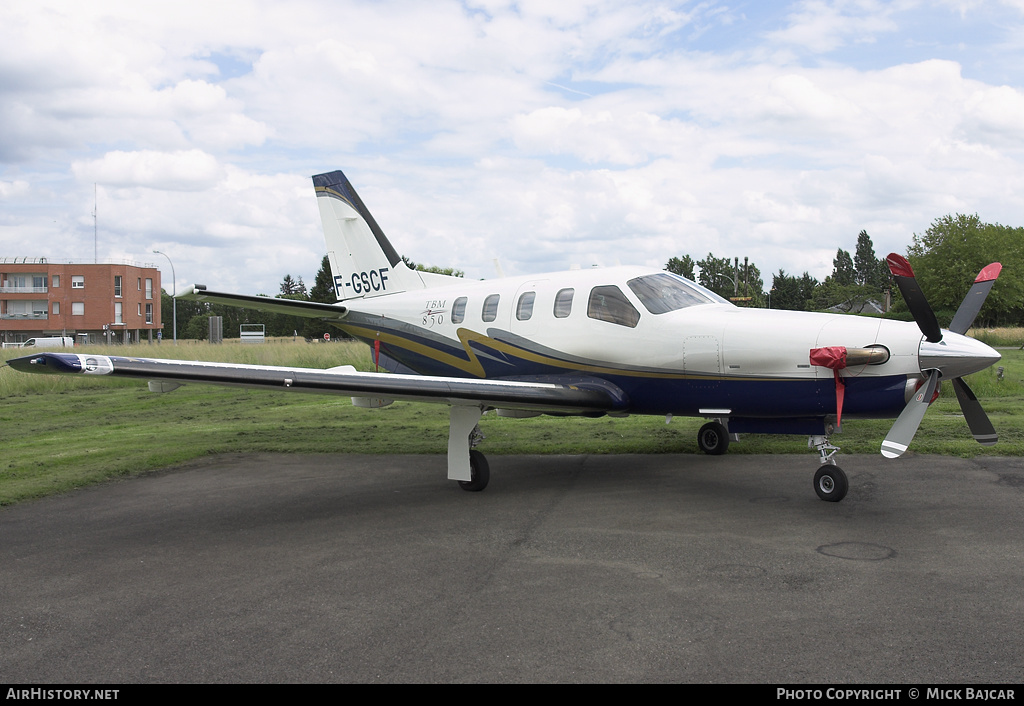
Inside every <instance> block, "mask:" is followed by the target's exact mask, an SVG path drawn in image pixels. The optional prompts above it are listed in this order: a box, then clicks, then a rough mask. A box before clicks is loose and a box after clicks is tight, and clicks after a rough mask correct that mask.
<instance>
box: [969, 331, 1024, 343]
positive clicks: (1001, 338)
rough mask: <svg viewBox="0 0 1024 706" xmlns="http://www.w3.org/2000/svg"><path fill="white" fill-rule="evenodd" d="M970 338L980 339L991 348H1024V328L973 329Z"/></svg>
mask: <svg viewBox="0 0 1024 706" xmlns="http://www.w3.org/2000/svg"><path fill="white" fill-rule="evenodd" d="M967 335H968V336H971V337H973V338H976V339H978V340H979V341H981V342H982V343H986V344H988V345H990V346H1004V347H1006V346H1015V347H1017V348H1020V347H1021V346H1024V328H1021V327H1019V326H1010V327H1003V328H972V329H971V330H970V331H968V332H967Z"/></svg>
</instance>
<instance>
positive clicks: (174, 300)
mask: <svg viewBox="0 0 1024 706" xmlns="http://www.w3.org/2000/svg"><path fill="white" fill-rule="evenodd" d="M153 252H154V253H155V254H157V255H163V256H164V257H166V258H167V262H170V263H171V286H173V287H174V293H173V294H171V311H173V312H174V314H173V315H174V319H173V321H174V323H173V324H172V325H173V326H174V345H178V299H177V296H178V279H177V277H175V275H174V263H173V262H171V256H170V255H168V254H167V253H165V252H160V251H159V250H154V251H153Z"/></svg>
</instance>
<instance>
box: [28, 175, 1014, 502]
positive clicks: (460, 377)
mask: <svg viewBox="0 0 1024 706" xmlns="http://www.w3.org/2000/svg"><path fill="white" fill-rule="evenodd" d="M313 184H314V186H315V190H316V196H317V203H318V204H319V207H320V216H321V219H322V221H323V227H324V233H325V236H326V240H327V250H328V257H329V259H330V265H331V270H332V273H333V275H334V284H335V289H336V292H337V299H338V302H337V303H336V304H319V303H313V302H300V301H292V300H285V299H274V298H270V297H260V296H248V295H239V294H228V293H221V292H214V291H212V290H209V289H207V288H206V287H205V286H202V285H195V286H193V287H190V288H188V291H187V292H185V293H184V294H183V295H180V296H183V298H191V299H202V300H206V301H210V302H219V303H222V304H229V305H235V306H245V307H250V308H256V309H262V310H266V311H271V312H279V313H286V314H291V315H296V314H297V315H300V316H307V317H313V318H318V319H323V320H326V321H329V322H331V323H332V324H334V325H336V326H337V327H338V328H340V329H341V330H342V331H344V332H345V333H347V334H349V335H351V336H353V337H355V338H357V339H359V340H361V341H363V342H365V343H367V344H369V345H370V346H371V348H372V350H373V357H374V360H375V362H376V363H377V365H378V366H379V367H381V368H384V369H385V370H388V371H390V372H388V373H360V372H356V371H355V369H354V368H352V367H351V366H342V367H338V368H330V369H327V370H313V369H308V368H285V367H269V366H253V365H232V364H225V363H203V362H191V361H178V360H154V359H145V358H134V357H126V356H101V355H92V354H81V355H80V354H69V353H55V352H46V353H37V354H33V355H29V356H25V357H21V358H17V359H14V360H11V361H10V362H9V364H10V365H11V366H12V367H14V368H16V369H18V370H22V371H26V372H34V373H74V374H86V375H118V376H128V377H136V378H142V379H147V380H150V381H151V382H150V389H153V390H159V391H166V390H169V389H173V388H174V387H176V386H177V385H178V384H180V383H182V382H201V383H214V384H225V385H243V386H247V387H262V388H277V389H286V390H293V391H305V392H321V393H337V394H346V395H351V396H353V402H354V404H357V405H358V406H362V407H380V406H384V405H386V404H390V402H391V401H393V400H418V401H425V402H439V403H443V404H447V405H449V406H450V408H451V409H450V427H449V438H448V477H449V478H450V479H452V480H457V481H458V482H459V484H460V486H461V487H462V488H464V489H466V490H471V491H479V490H483V489H484V488H485V487H486V485H487V482H488V479H489V476H490V472H489V468H488V463H487V461H486V459H485V457H484V456H483V454H482V453H480V452H479V451H477V450H476V448H475V447H476V446H477V444H478V443H479V441H480V438H481V436H480V434H479V430H478V427H477V423H478V421H479V420H480V417H481V415H482V414H483V413H484V412H485V411H487V410H492V409H493V410H497V413H498V414H501V415H508V416H534V415H539V414H550V415H555V416H563V415H583V416H602V415H612V416H616V415H619V416H624V415H629V414H651V415H661V416H665V417H666V418H667V419H671V417H672V416H673V415H684V416H697V417H705V418H707V419H708V420H709V421H708V423H706V424H705V425H704V426H703V427H701V429H700V431H699V432H698V435H697V441H698V445H699V446H700V448H701V449H702V450H703V451H704V452H706V453H709V454H722V453H725V451H726V449H727V448H728V446H729V442H730V440H735V439H736V438H737V435H738V434H740V433H745V432H749V433H768V434H805V435H808V436H809V437H810V442H809V446H813V447H814V448H815V449H816V450H817V451H818V453H819V456H820V463H821V468H819V469H818V471H817V473H815V475H814V489H815V491H816V492H817V494H818V496H819V497H820V498H821V499H823V500H827V501H833V502H837V501H839V500H842V498H843V497H844V496H845V495H846V493H847V490H848V487H849V486H848V481H847V478H846V474H845V473H843V471H842V469H840V468H839V466H838V465H836V462H835V459H834V456H835V454H836V452H837V451H838V450H839V449H838V447H836V446H834V445H832V444H831V443H830V441H829V436H830V434H831V433H832V432H833V431H836V430H838V429H839V427H840V424H841V421H842V418H843V417H844V416H845V418H847V419H850V418H892V417H897V419H896V422H895V423H894V424H893V426H892V428H891V430H890V431H889V434H888V435H887V436H886V438H885V441H883V442H882V454H883V455H884V456H886V457H889V458H895V457H897V456H899V455H901V454H902V453H903V452H904V451H906V449H907V447H908V446H909V444H910V442H911V439H912V438H913V436H914V434H915V433H916V431H917V428H918V425H919V424H920V422H921V419H922V418H923V416H924V413H925V410H926V409H927V407H928V405H929V403H930V402H931V401H933V399H934V396H936V395H937V392H938V390H937V386H938V384H939V381H940V380H941V379H945V378H950V379H952V382H953V386H954V388H955V390H956V394H957V397H958V399H959V401H960V406H961V408H962V409H963V412H964V417H965V418H966V420H967V424H968V426H969V427H970V429H971V431H972V433H973V435H974V437H975V439H977V440H978V441H979V442H980V443H982V444H994V443H995V442H996V438H997V437H996V432H995V430H994V429H993V427H992V424H991V422H990V421H989V419H988V417H987V416H986V415H985V412H984V411H983V410H982V408H981V405H980V404H979V403H978V400H977V398H976V397H975V396H974V394H973V393H972V392H971V390H970V388H969V387H968V386H967V384H966V383H965V382H964V381H963V376H965V375H968V374H970V373H974V372H977V371H979V370H983V369H985V368H987V367H989V366H990V365H992V364H994V363H995V362H996V361H998V360H999V358H1000V356H999V354H998V353H996V352H995V351H994V350H992V349H991V348H990V347H988V346H987V345H985V344H983V343H981V342H979V341H976V340H974V339H972V338H968V337H967V336H965V335H964V334H966V332H967V329H968V328H969V327H970V325H971V323H972V322H973V321H974V318H975V316H976V315H977V313H978V311H979V310H980V309H981V306H982V304H983V303H984V301H985V297H986V296H987V295H988V292H989V290H991V288H992V285H993V283H994V282H995V279H996V277H998V275H999V271H1000V265H999V264H998V263H993V264H992V265H989V266H988V267H986V268H985V269H984V270H982V272H981V274H979V275H978V278H977V280H976V281H975V284H974V286H973V287H972V288H971V290H970V292H969V293H968V295H967V297H966V299H965V300H964V302H963V304H962V305H961V306H960V309H959V311H957V313H956V316H955V317H954V319H953V321H952V323H951V325H950V327H949V330H941V329H940V328H939V326H938V324H937V323H936V320H935V316H934V314H933V313H932V310H931V308H930V307H929V305H928V303H927V301H926V300H925V298H924V295H923V294H922V293H921V290H920V289H919V288H918V286H917V283H916V281H915V279H914V274H913V271H912V270H911V269H910V265H909V264H908V263H907V261H906V260H905V259H904V258H902V257H901V256H899V255H895V254H893V255H890V256H889V258H888V262H889V266H890V269H891V270H892V272H893V275H894V277H895V280H896V282H897V285H898V286H899V288H900V291H901V292H902V293H903V296H904V298H905V299H906V301H907V302H908V305H909V307H910V309H911V311H912V312H913V314H914V317H915V320H916V322H917V323H916V325H915V324H914V323H908V322H899V321H887V320H882V319H875V318H865V317H858V316H848V315H840V314H823V313H807V312H794V311H780V310H765V309H743V308H738V307H736V306H734V305H732V304H731V303H729V302H728V301H726V300H724V299H722V298H721V297H719V296H718V295H716V294H714V293H713V292H711V291H708V290H707V289H704V288H703V287H701V286H699V285H698V284H696V283H694V282H691V281H689V280H687V279H684V278H682V277H679V276H677V275H674V274H670V273H668V272H665V271H659V270H653V269H649V268H643V267H614V268H607V269H591V270H575V271H570V272H558V273H552V274H541V275H532V276H527V277H509V278H503V279H498V280H493V281H470V280H466V279H462V278H458V277H448V276H444V275H437V274H432V273H427V272H419V271H415V270H411V269H409V268H408V267H406V265H405V264H404V263H403V262H402V260H401V258H400V257H399V255H398V253H397V252H396V250H395V249H394V247H392V245H391V243H390V242H389V241H388V239H387V238H386V237H385V236H384V233H383V232H382V231H381V229H380V227H379V226H378V225H377V223H376V221H375V220H374V219H373V216H371V215H370V212H369V211H368V210H367V208H366V207H365V206H364V205H363V202H362V200H361V199H360V198H359V196H358V195H357V194H356V192H355V190H354V189H353V188H352V185H351V184H350V183H349V181H348V179H347V178H346V177H345V175H344V174H342V173H341V172H340V171H335V172H331V173H329V174H320V175H317V176H314V177H313Z"/></svg>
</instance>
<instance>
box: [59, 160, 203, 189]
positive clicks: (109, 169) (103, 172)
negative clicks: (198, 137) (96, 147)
mask: <svg viewBox="0 0 1024 706" xmlns="http://www.w3.org/2000/svg"><path fill="white" fill-rule="evenodd" d="M71 171H72V173H73V174H74V175H75V177H77V178H78V179H81V180H83V181H91V182H99V183H103V184H104V185H108V186H120V187H134V186H144V187H147V188H150V189H160V190H166V191H199V190H203V189H207V188H210V187H211V186H213V185H214V184H215V183H216V182H217V181H218V179H219V178H220V176H221V172H222V168H221V166H220V165H219V164H218V163H217V160H216V158H215V157H213V156H212V155H209V154H207V153H205V152H203V151H201V150H182V151H177V152H154V151H151V150H141V151H137V152H121V151H114V152H108V153H107V154H105V155H103V157H102V158H100V159H97V160H92V161H89V162H74V163H72V165H71Z"/></svg>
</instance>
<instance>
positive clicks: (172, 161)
mask: <svg viewBox="0 0 1024 706" xmlns="http://www.w3.org/2000/svg"><path fill="white" fill-rule="evenodd" d="M1005 7H1007V6H1006V5H999V6H995V9H992V7H988V6H987V7H985V8H984V12H986V13H989V14H986V15H985V18H986V20H988V19H989V18H993V17H995V18H997V19H998V18H999V17H1003V18H1007V17H1008V18H1010V19H1011V20H1013V21H1014V22H1018V23H1019V19H1020V15H1019V12H1018V11H1017V10H1005V9H1004V8H1005ZM777 8H778V6H777V5H772V6H769V5H767V4H766V5H763V6H762V5H758V6H757V7H756V8H755V7H754V6H749V7H746V8H745V11H746V12H747V13H748V14H749V15H751V17H747V16H745V15H742V14H740V13H739V12H738V11H737V10H736V9H735V8H732V7H731V6H729V5H726V4H724V3H716V2H667V3H666V2H638V3H630V4H625V5H623V4H622V3H615V2H611V1H608V2H604V1H601V2H587V1H582V0H581V1H578V2H566V3H557V4H552V3H548V2H540V1H539V0H537V1H534V0H530V1H528V2H511V1H497V0H495V1H491V0H479V1H471V2H467V3H460V2H454V1H452V2H445V1H441V2H436V3H420V2H414V1H411V0H395V1H392V2H381V3H364V2H329V3H325V2H318V1H317V0H297V1H296V2H293V3H287V4H283V3H271V4H262V3H257V4H254V3H251V2H245V1H244V0H237V1H235V2H224V3H198V2H190V1H189V0H183V1H182V2H179V3H174V4H172V5H166V4H165V5H150V4H145V3H129V2H98V3H85V4H83V3H71V2H49V3H36V2H33V3H27V2H18V1H17V0H15V1H13V2H9V3H4V4H3V5H2V6H0V96H2V100H0V123H2V124H3V126H4V130H3V131H0V165H6V166H0V198H3V199H4V204H5V209H4V216H3V219H4V221H3V224H4V226H5V227H8V226H9V227H11V228H14V229H18V228H20V229H21V231H22V232H30V233H35V234H46V236H47V237H46V238H42V237H40V238H38V239H37V241H36V242H40V243H42V242H52V243H58V244H60V243H62V244H63V246H64V247H66V248H67V249H68V251H69V252H72V251H75V250H76V248H79V247H80V242H83V241H84V240H85V239H86V238H84V235H85V234H86V232H88V233H87V234H88V235H89V238H88V241H89V245H90V247H89V255H90V256H91V228H92V220H91V217H90V216H89V215H88V214H89V213H91V209H92V183H93V182H98V183H99V184H100V189H99V192H100V193H99V197H100V198H99V201H100V204H99V205H100V229H101V232H102V231H104V229H105V230H106V238H107V240H104V238H103V237H101V243H102V242H108V243H109V247H110V252H117V253H122V252H132V251H133V248H134V249H137V250H139V251H141V252H142V253H145V252H148V250H150V249H152V248H151V247H150V246H151V245H153V244H155V243H159V246H160V249H166V250H167V251H168V252H169V253H171V254H172V257H174V258H175V263H176V266H178V271H179V274H180V275H182V277H184V276H186V275H185V273H188V272H191V273H192V275H191V276H192V277H193V278H196V279H201V280H206V281H208V282H216V283H217V284H218V286H224V287H235V288H239V289H241V291H269V292H271V293H272V292H273V291H276V283H277V282H279V281H280V278H281V277H282V276H283V274H285V272H290V273H291V274H292V275H293V276H298V275H300V274H301V275H303V276H305V277H307V278H309V277H311V276H312V275H313V273H314V272H315V269H316V268H317V267H319V262H320V257H321V254H322V253H321V251H322V249H323V242H322V236H321V235H320V232H319V220H318V217H317V215H316V208H315V201H314V197H313V194H312V189H311V187H310V184H309V179H308V177H309V175H310V174H312V173H316V172H321V171H329V170H331V169H334V168H338V167H341V168H344V169H345V170H346V171H347V172H348V173H349V175H350V177H352V179H353V183H354V184H355V186H356V189H357V190H359V192H360V193H361V194H362V196H363V198H364V200H365V201H366V202H367V204H368V205H369V207H370V208H371V209H372V210H373V212H374V214H375V215H376V216H377V218H378V220H379V221H380V222H381V225H382V226H383V227H384V229H385V231H386V232H387V233H388V234H389V236H390V237H391V238H392V239H393V240H394V241H395V244H396V246H397V247H398V249H399V250H400V251H401V252H403V253H405V254H408V255H409V256H411V257H412V258H413V259H414V260H416V261H418V262H427V263H430V264H438V265H454V266H457V267H460V268H462V269H465V270H467V274H468V275H469V276H488V275H490V274H491V273H492V270H493V268H492V265H491V259H492V258H493V257H495V256H498V257H500V258H501V260H502V262H503V265H504V267H505V270H506V272H508V273H509V274H513V273H521V272H536V271H541V270H552V269H557V268H559V267H565V266H568V265H569V264H572V263H574V262H576V263H579V264H583V265H589V264H591V263H592V262H593V261H595V260H598V261H601V262H604V263H605V264H609V263H613V262H615V261H622V262H630V261H633V262H639V263H641V264H652V265H656V266H660V265H661V264H663V263H664V261H665V260H667V259H668V258H669V257H671V256H673V255H680V254H684V253H689V254H691V255H693V256H695V257H697V258H700V257H703V256H704V255H705V254H706V253H707V252H708V251H709V250H711V251H713V252H715V253H716V254H718V255H719V256H726V255H729V256H735V255H739V256H740V257H741V258H742V257H743V256H744V255H749V256H751V257H752V258H754V260H755V262H757V264H758V265H759V266H760V267H761V269H762V271H763V272H764V273H768V272H771V271H776V270H777V269H778V268H779V267H785V269H786V270H787V271H791V272H800V271H802V270H803V269H810V270H811V271H812V274H815V275H816V276H819V277H822V276H824V275H825V274H828V272H829V271H830V270H831V258H832V257H833V256H834V254H835V249H836V247H845V248H847V249H849V248H852V247H853V245H854V242H855V238H856V234H857V233H858V232H859V231H860V230H861V228H865V227H868V226H870V228H869V232H870V233H871V235H872V237H873V238H874V239H875V243H876V247H877V249H878V251H879V252H882V251H883V250H884V251H886V252H887V251H888V250H889V249H892V250H900V249H903V248H905V246H906V244H907V243H908V242H909V240H910V236H911V233H912V232H913V231H914V230H918V231H920V230H923V229H924V228H926V227H927V225H928V223H929V222H930V221H931V220H932V219H934V218H935V217H938V216H940V215H943V214H944V213H946V212H948V209H951V208H962V209H964V210H968V211H970V212H975V211H977V212H978V213H979V214H980V215H981V216H982V217H983V218H989V219H992V220H997V219H1001V220H1002V222H1009V223H1011V224H1015V223H1016V221H1014V218H1015V217H1017V216H1015V215H1014V214H1019V213H1020V212H1021V208H1022V206H1024V203H1022V202H1021V201H1022V197H1021V196H1020V193H1024V192H1022V190H1021V188H1020V187H1021V186H1022V184H1021V183H1020V182H1021V179H1022V177H1021V176H1019V175H1021V174H1024V170H1022V169H1021V164H1020V161H1021V156H1022V155H1021V150H1020V146H1021V139H1022V137H1024V135H1022V134H1021V133H1022V128H1021V124H1022V123H1021V121H1020V120H1019V119H1018V118H1019V116H1020V115H1021V114H1022V112H1024V111H1022V109H1024V99H1022V95H1024V93H1022V88H1021V86H1020V85H1017V84H1015V83H1013V82H1012V81H1008V80H1007V79H1006V78H1005V75H1001V78H1000V79H999V80H998V81H990V80H987V79H986V78H985V74H984V68H985V66H986V65H988V64H987V63H986V62H991V63H993V64H996V65H999V66H1003V67H1006V66H1011V65H1013V64H1014V62H1015V60H1016V58H1015V57H1016V54H1014V53H1013V52H1014V49H1013V48H1012V47H1011V46H1009V45H1007V44H1005V43H1003V44H999V43H997V42H989V41H987V39H988V37H987V36H981V37H970V36H963V37H959V38H958V41H960V40H962V42H963V43H964V44H965V46H966V47H967V49H963V50H958V51H959V52H960V53H959V54H957V58H958V60H957V61H952V60H950V58H949V56H939V55H936V56H935V57H934V58H930V59H928V58H925V59H924V60H922V58H921V57H922V56H925V57H927V54H923V53H922V52H923V51H924V50H922V49H921V48H920V47H918V48H917V49H916V51H915V53H914V54H913V55H910V54H905V53H904V52H903V48H904V46H905V45H909V44H912V42H911V41H910V39H911V37H910V35H909V34H907V31H906V27H908V26H915V23H918V24H919V23H920V22H921V21H923V20H924V19H926V18H927V19H928V20H929V21H930V22H942V21H958V19H957V18H959V16H960V15H959V14H958V12H950V11H949V10H950V9H952V10H962V12H963V13H965V15H964V16H966V17H968V18H970V17H973V16H974V15H973V14H972V13H980V12H982V8H981V7H980V6H977V7H976V6H974V5H972V4H970V3H967V4H962V3H961V4H959V5H958V4H957V3H948V4H946V5H945V6H943V7H942V12H943V13H945V14H941V15H940V16H939V19H935V13H934V11H933V8H930V7H929V6H928V4H922V3H918V2H912V1H911V0H906V1H901V2H896V3H881V2H875V1H873V0H863V1H860V0H858V1H854V0H839V1H836V2H824V1H820V2H798V3H791V4H789V5H785V6H783V7H782V9H777ZM1000 12H1004V13H1008V14H1003V15H999V13H1000ZM754 15H757V18H755V17H754ZM943 18H947V19H943ZM949 18H951V19H949ZM755 19H756V20H757V21H755ZM991 24H992V25H993V26H995V25H997V24H998V23H997V22H992V23H991ZM1003 24H1004V25H1008V24H1012V22H1009V21H1007V22H1004V23H1003ZM966 26H967V25H964V27H966ZM976 26H977V25H971V27H972V28H973V27H976ZM765 28H768V31H766V29H765ZM954 28H955V29H956V30H960V29H961V26H960V25H956V26H955V27H954ZM719 42H720V43H721V46H720V45H719V44H718V43H719ZM866 42H871V43H873V45H872V51H871V52H870V54H871V57H872V61H870V62H865V64H864V65H857V64H855V63H853V62H854V61H855V60H856V58H853V59H851V58H849V57H852V56H854V55H859V56H864V55H865V54H864V52H851V51H848V52H846V53H845V54H844V53H843V51H842V50H843V48H844V47H853V46H854V45H855V44H857V43H866ZM981 46H984V49H985V52H986V54H985V58H986V62H977V63H971V64H968V62H970V61H971V59H972V57H973V55H972V54H971V48H972V47H981ZM721 47H725V48H721ZM875 47H878V48H879V49H884V51H880V52H878V53H876V52H875V51H874V49H875ZM882 56H884V57H893V58H892V59H889V58H885V59H884V60H883V59H881V58H879V57H882ZM794 57H803V58H804V59H805V60H804V61H800V60H798V59H797V58H794ZM807 57H810V58H807ZM250 63H251V66H250ZM218 65H220V66H224V67H225V68H226V72H225V75H223V76H222V75H221V74H220V72H219V69H218ZM961 67H963V69H962V68H961ZM979 67H980V68H979ZM965 75H966V76H970V78H965ZM557 86H564V87H565V90H561V89H559V88H557ZM10 185H17V186H10ZM989 213H991V214H993V215H988V214H989ZM64 231H66V232H64ZM40 254H41V255H51V256H53V255H56V253H40ZM71 256H74V255H71ZM303 257H309V258H310V263H309V264H307V265H303V264H302V262H300V260H301V258H303ZM179 261H180V265H179Z"/></svg>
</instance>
